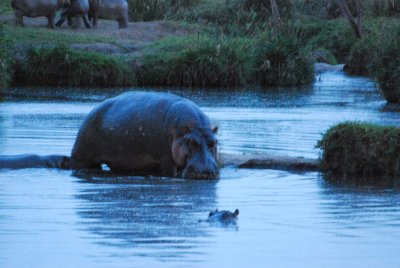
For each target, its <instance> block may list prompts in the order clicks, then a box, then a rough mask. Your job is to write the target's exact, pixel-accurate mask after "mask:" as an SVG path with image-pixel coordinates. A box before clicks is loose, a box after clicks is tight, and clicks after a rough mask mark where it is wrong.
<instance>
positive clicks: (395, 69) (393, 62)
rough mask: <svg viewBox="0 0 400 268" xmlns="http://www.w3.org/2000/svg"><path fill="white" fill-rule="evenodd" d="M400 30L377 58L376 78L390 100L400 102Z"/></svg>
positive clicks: (374, 67)
mask: <svg viewBox="0 0 400 268" xmlns="http://www.w3.org/2000/svg"><path fill="white" fill-rule="evenodd" d="M399 42H400V31H399V32H397V34H395V35H394V37H392V38H390V39H389V41H388V43H386V45H384V46H382V47H381V51H380V52H379V53H378V56H377V57H376V58H375V61H374V63H373V64H374V65H373V69H374V75H375V77H376V80H377V81H378V83H379V86H380V88H381V90H382V93H383V95H384V97H385V99H386V100H387V101H388V102H392V103H400V47H399Z"/></svg>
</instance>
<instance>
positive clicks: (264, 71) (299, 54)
mask: <svg viewBox="0 0 400 268" xmlns="http://www.w3.org/2000/svg"><path fill="white" fill-rule="evenodd" d="M268 39H270V40H268ZM256 58H257V69H258V71H257V73H258V77H259V79H260V82H261V84H262V85H302V84H307V83H310V82H312V81H313V80H314V65H313V57H312V55H311V52H310V50H309V49H308V48H306V47H304V46H303V45H302V43H301V41H300V40H299V39H298V38H296V37H292V36H278V37H274V38H268V37H263V38H261V39H260V40H258V45H257V50H256Z"/></svg>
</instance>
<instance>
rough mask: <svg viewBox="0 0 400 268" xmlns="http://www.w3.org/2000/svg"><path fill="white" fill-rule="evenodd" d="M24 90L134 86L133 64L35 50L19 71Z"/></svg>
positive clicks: (48, 48) (61, 51) (54, 50)
mask: <svg viewBox="0 0 400 268" xmlns="http://www.w3.org/2000/svg"><path fill="white" fill-rule="evenodd" d="M17 75H18V76H19V79H17V82H18V81H23V84H22V85H24V86H81V87H90V86H96V87H98V86H100V87H102V86H103V87H106V86H134V85H136V78H135V74H134V72H133V68H132V66H131V64H130V62H128V61H126V60H124V59H122V58H118V57H115V56H108V55H104V54H101V53H95V52H86V51H77V50H72V49H70V48H67V47H65V46H63V45H60V46H42V47H34V48H31V49H30V50H29V52H28V55H27V57H26V58H25V60H24V61H23V62H22V64H21V66H20V67H19V73H18V74H17Z"/></svg>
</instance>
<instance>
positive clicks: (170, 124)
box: [69, 92, 219, 179]
mask: <svg viewBox="0 0 400 268" xmlns="http://www.w3.org/2000/svg"><path fill="white" fill-rule="evenodd" d="M216 133H217V127H213V126H212V125H211V122H210V120H209V119H208V117H207V116H206V115H205V114H204V113H203V112H202V111H201V110H200V108H199V107H198V106H197V105H196V104H194V103H193V102H191V101H189V100H187V99H184V98H182V97H179V96H176V95H173V94H168V93H148V92H127V93H124V94H121V95H119V96H117V97H115V98H112V99H108V100H106V101H104V102H103V103H101V104H100V105H99V106H97V107H96V108H94V109H93V110H92V111H91V112H90V113H89V115H88V116H87V118H86V119H85V121H84V122H83V125H82V126H81V128H80V130H79V133H78V136H77V138H76V141H75V145H74V147H73V149H72V155H71V161H70V163H69V166H70V168H73V169H92V168H97V169H100V168H101V165H102V164H106V165H107V166H108V167H109V168H110V169H111V170H112V171H117V172H128V173H134V174H141V175H144V174H153V175H159V176H165V177H182V178H191V179H215V178H218V177H219V167H218V150H217V138H216Z"/></svg>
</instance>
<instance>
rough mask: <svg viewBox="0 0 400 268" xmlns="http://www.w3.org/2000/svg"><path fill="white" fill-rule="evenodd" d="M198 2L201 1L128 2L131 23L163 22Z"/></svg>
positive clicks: (159, 0) (154, 0) (132, 0)
mask: <svg viewBox="0 0 400 268" xmlns="http://www.w3.org/2000/svg"><path fill="white" fill-rule="evenodd" d="M198 2H200V0H128V6H129V10H128V13H129V17H130V20H131V21H154V20H162V19H166V18H168V17H170V16H172V15H174V14H176V13H178V12H180V10H181V9H185V8H188V7H191V6H193V5H195V4H197V3H198Z"/></svg>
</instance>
